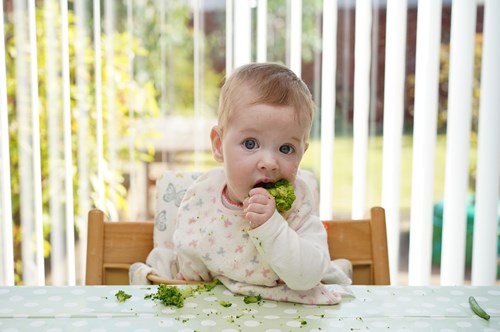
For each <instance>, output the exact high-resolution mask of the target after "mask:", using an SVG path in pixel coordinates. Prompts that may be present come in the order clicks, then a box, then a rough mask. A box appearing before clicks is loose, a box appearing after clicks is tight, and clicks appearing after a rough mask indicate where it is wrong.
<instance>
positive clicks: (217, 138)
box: [210, 126, 224, 163]
mask: <svg viewBox="0 0 500 332" xmlns="http://www.w3.org/2000/svg"><path fill="white" fill-rule="evenodd" d="M210 140H211V141H212V155H213V156H214V159H215V160H216V161H218V162H220V163H222V162H224V155H223V153H222V130H221V129H220V128H219V126H214V127H213V128H212V130H211V131H210Z"/></svg>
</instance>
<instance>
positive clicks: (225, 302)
mask: <svg viewBox="0 0 500 332" xmlns="http://www.w3.org/2000/svg"><path fill="white" fill-rule="evenodd" d="M219 304H220V305H221V306H223V307H224V308H229V307H230V306H232V305H233V304H232V303H231V302H229V301H224V300H220V301H219Z"/></svg>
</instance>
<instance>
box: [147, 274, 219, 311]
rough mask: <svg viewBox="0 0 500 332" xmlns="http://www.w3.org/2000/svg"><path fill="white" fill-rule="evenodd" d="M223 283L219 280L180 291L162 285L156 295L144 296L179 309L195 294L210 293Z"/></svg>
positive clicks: (176, 288)
mask: <svg viewBox="0 0 500 332" xmlns="http://www.w3.org/2000/svg"><path fill="white" fill-rule="evenodd" d="M221 284H222V283H221V282H220V281H219V280H218V279H214V280H212V281H211V282H209V283H205V284H202V285H198V286H196V287H195V288H193V287H186V288H182V289H179V287H177V286H168V285H165V284H160V285H159V286H158V289H157V291H156V293H153V294H147V295H145V296H144V298H145V299H151V300H153V301H155V300H159V301H160V302H161V303H162V304H164V305H166V306H167V305H175V306H176V307H178V308H182V307H183V306H184V300H185V299H186V298H188V297H190V296H193V295H194V294H195V293H203V292H209V291H211V290H212V289H214V288H215V286H217V285H221Z"/></svg>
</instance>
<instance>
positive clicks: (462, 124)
mask: <svg viewBox="0 0 500 332" xmlns="http://www.w3.org/2000/svg"><path fill="white" fill-rule="evenodd" d="M104 2H105V6H104V13H103V14H104V16H103V21H104V24H103V26H104V35H105V36H106V37H105V38H106V39H105V43H107V44H105V45H101V43H102V39H101V38H102V31H101V30H102V29H101V13H100V8H101V7H100V3H101V1H99V0H94V1H93V6H92V8H93V11H91V12H90V11H88V7H87V6H86V5H87V4H88V2H86V1H83V0H77V1H75V7H74V13H75V19H76V24H75V26H76V30H75V35H76V38H75V40H70V39H69V38H70V35H69V32H68V24H69V23H68V8H67V2H66V1H63V0H62V1H59V3H58V5H57V3H56V1H54V0H46V1H43V2H41V6H43V8H44V9H45V11H44V13H45V20H43V21H37V20H36V19H35V1H34V0H28V1H26V2H22V1H13V2H12V3H13V4H14V8H13V9H14V11H13V15H12V16H9V17H11V18H12V19H13V22H10V23H13V24H14V36H15V38H16V44H15V52H14V53H15V54H16V57H15V63H16V71H15V79H16V83H17V85H16V100H15V102H16V103H13V102H9V103H8V99H7V96H8V94H7V87H8V86H9V84H8V82H9V79H12V77H9V76H8V73H10V75H12V73H13V71H7V68H6V63H7V62H6V48H5V39H4V38H3V39H2V40H1V41H0V181H1V182H0V234H1V237H0V284H2V285H4V284H5V285H12V284H14V279H15V278H14V241H13V236H11V235H12V234H13V227H12V226H13V224H12V222H13V215H12V213H13V212H12V211H13V205H12V204H13V203H12V202H13V201H12V190H11V189H12V186H13V185H14V183H12V181H11V180H12V179H11V174H12V171H13V170H12V169H11V166H10V165H11V160H13V159H16V160H17V159H18V160H19V166H20V167H19V171H20V173H21V174H22V176H21V178H20V183H19V186H20V187H21V190H20V199H19V202H20V213H21V216H20V220H21V230H22V253H23V256H22V266H23V271H24V273H23V280H22V282H23V283H24V284H28V285H29V284H45V283H47V281H46V280H45V263H44V260H43V251H44V244H43V239H44V237H43V228H42V225H43V222H44V220H43V218H44V211H42V202H43V200H44V199H45V200H50V211H45V215H46V216H47V219H48V221H46V222H48V223H50V227H51V237H50V239H49V241H50V244H51V247H52V252H51V282H50V283H52V284H70V285H71V284H75V283H77V282H82V280H83V278H82V276H83V271H84V268H85V265H84V258H85V248H86V243H85V239H86V221H85V219H86V212H87V211H88V209H89V207H90V206H92V205H95V206H97V207H99V208H102V209H105V210H106V211H108V212H109V213H110V214H111V215H113V216H114V217H117V216H118V215H117V214H116V213H113V211H115V210H117V201H116V198H114V197H113V195H112V194H109V197H111V198H110V202H111V203H106V202H105V196H106V192H109V191H110V190H111V191H112V189H113V188H114V187H115V186H116V185H119V183H118V182H116V179H115V178H113V177H111V179H107V178H108V177H109V172H110V171H112V170H114V169H117V168H119V167H121V166H123V165H119V164H120V162H119V161H118V159H117V158H118V157H117V153H118V146H117V140H118V139H120V138H119V137H118V134H117V130H118V129H117V128H116V127H115V126H114V123H113V122H112V121H110V119H111V118H112V117H117V116H119V115H118V114H116V113H111V110H114V109H115V108H117V107H118V106H117V103H118V97H117V94H118V90H119V89H120V87H119V86H117V85H116V84H115V83H114V82H113V81H112V80H109V79H108V80H107V81H106V80H105V79H104V77H108V78H109V77H114V75H115V73H114V68H113V66H111V65H110V63H112V61H113V59H114V58H115V57H117V55H116V54H115V53H114V49H113V47H111V45H112V42H113V40H114V38H113V37H112V34H113V32H116V27H115V25H116V18H115V16H114V12H115V7H114V2H113V1H112V0H107V1H104ZM159 3H160V4H158V2H154V1H153V2H151V3H150V4H149V5H151V6H155V5H157V6H159V8H158V12H159V13H162V15H165V14H166V13H168V10H169V7H168V5H166V4H165V3H163V2H162V1H160V2H159ZM286 3H287V5H288V9H289V11H288V14H287V22H288V24H287V33H286V34H284V35H283V36H282V38H289V40H288V42H287V45H288V50H287V52H286V54H287V55H285V58H283V59H281V58H279V59H276V58H272V57H270V56H269V54H268V52H267V50H266V47H267V45H269V43H272V41H271V40H270V38H269V36H268V35H267V33H266V31H267V29H266V27H267V26H268V23H269V17H268V15H267V14H268V13H269V12H268V11H269V10H270V6H269V3H268V2H267V1H266V0H259V1H248V2H247V1H239V0H227V1H225V3H224V2H223V1H221V4H220V5H221V6H220V8H221V9H220V10H222V11H225V14H226V23H225V24H226V29H227V31H226V37H225V38H226V40H225V41H226V53H225V54H226V73H230V72H231V71H232V70H233V69H234V68H235V67H237V66H238V65H241V64H243V63H247V62H250V61H265V60H269V61H281V62H284V63H286V64H287V65H289V66H290V67H291V68H292V69H293V70H294V71H295V72H296V73H297V74H299V75H300V74H301V73H302V69H303V68H302V65H301V63H302V61H301V59H302V47H301V45H302V38H301V29H302V27H303V24H302V23H303V19H304V15H303V8H305V6H308V5H310V4H309V3H308V2H307V1H305V0H301V1H299V0H287V1H286ZM1 4H2V6H1V7H0V14H2V15H1V16H2V17H4V15H3V12H2V10H3V7H4V6H3V2H1ZM191 4H192V14H193V15H192V18H193V20H194V24H193V27H194V38H193V45H194V54H195V55H194V59H193V66H194V68H195V70H194V77H193V80H194V82H195V83H194V90H195V100H194V103H193V104H194V111H193V114H194V115H195V116H197V117H198V118H199V119H201V118H203V117H205V116H206V115H207V114H206V110H205V102H204V95H203V84H204V76H203V73H204V70H203V67H204V63H203V54H204V47H205V45H204V42H203V37H202V35H203V32H204V23H203V22H204V21H203V20H204V16H203V12H204V10H205V2H204V1H202V0H197V1H192V2H191ZM410 5H411V6H416V4H415V2H413V1H410V2H407V0H388V1H387V2H383V1H374V2H372V1H370V0H359V1H356V2H352V1H346V0H343V1H340V0H339V1H335V0H332V1H326V0H324V1H323V4H322V8H321V12H322V13H321V16H322V28H321V29H322V30H321V33H322V35H323V40H322V44H321V51H319V52H318V54H321V56H322V57H321V63H322V67H321V97H320V98H319V99H318V100H316V102H317V104H318V106H319V111H320V114H321V124H320V125H321V148H320V150H319V151H320V153H318V155H316V156H313V158H314V159H315V160H317V161H318V162H317V163H316V164H317V165H319V166H318V169H315V171H316V172H318V173H319V175H321V182H320V188H321V206H320V211H321V218H323V219H327V218H331V217H333V216H334V211H333V208H332V204H331V202H332V201H333V200H334V199H335V195H346V194H345V193H339V192H336V190H335V188H336V187H335V183H334V182H333V179H334V177H333V173H334V168H335V164H334V153H335V146H334V143H335V140H336V135H335V129H334V128H335V127H334V121H335V113H336V112H335V104H336V99H338V97H339V96H337V95H336V91H335V90H336V89H335V86H336V83H337V82H336V77H338V74H337V73H338V72H341V71H340V68H337V47H338V46H337V45H338V41H337V30H338V29H337V27H338V16H337V13H338V10H339V8H340V7H341V6H342V7H343V8H345V6H351V7H352V9H355V12H356V22H355V49H354V52H355V53H354V59H355V63H354V68H355V71H354V120H353V125H354V136H353V159H352V174H353V182H352V211H351V214H352V216H353V217H355V218H358V217H363V216H364V215H365V214H366V213H367V211H368V208H369V207H368V206H367V201H366V199H365V198H366V197H367V189H368V185H369V184H368V181H367V176H366V175H367V172H368V171H369V170H368V169H367V165H368V163H367V150H368V135H369V134H368V130H369V122H368V121H369V112H370V107H369V106H370V105H369V103H370V96H371V95H372V94H373V89H374V87H373V86H372V85H371V82H373V78H371V77H370V75H373V73H372V72H371V66H372V63H373V61H371V55H372V52H373V50H375V51H376V49H375V48H374V47H372V43H373V40H372V30H371V29H372V13H373V10H374V9H377V10H378V9H379V8H380V6H382V8H386V22H387V24H386V49H385V63H386V64H387V65H386V66H385V83H384V119H383V125H384V136H383V167H382V174H379V175H378V176H379V177H380V176H381V177H382V193H381V197H382V198H381V202H380V203H379V204H380V205H382V206H383V207H384V208H385V209H386V217H387V232H388V242H389V259H390V266H391V280H393V282H394V283H398V271H399V267H398V262H399V256H400V254H399V251H400V249H399V239H400V232H401V231H400V224H401V213H400V205H401V202H400V195H401V184H402V182H401V174H402V170H401V158H402V155H401V149H402V137H403V113H404V93H405V92H404V84H405V61H406V60H405V54H406V51H405V50H406V43H407V40H406V29H407V13H408V8H409V6H410ZM480 5H481V6H482V9H483V11H484V21H483V22H482V24H483V44H482V47H483V56H482V64H481V71H482V73H481V98H480V115H479V130H478V156H477V184H476V190H475V193H476V212H475V229H474V246H473V264H472V283H473V284H477V285H481V284H488V285H490V284H494V283H496V282H497V280H496V273H497V260H498V257H497V241H498V233H497V231H498V221H497V220H498V219H497V204H498V203H497V202H498V196H499V187H500V150H499V149H498V142H500V134H499V133H500V112H499V110H500V93H498V91H500V39H499V38H498V36H500V2H499V1H496V0H485V1H484V3H482V2H481V3H480ZM134 6H136V5H134V2H133V1H127V2H126V13H127V14H126V15H127V16H126V22H125V29H126V30H127V31H128V33H129V35H130V36H134V35H135V34H136V33H137V31H138V30H139V29H138V26H140V23H141V20H140V18H139V17H138V16H136V15H139V14H137V13H135V10H136V9H137V8H136V7H134ZM252 6H256V8H253V7H252ZM442 6H443V3H442V2H441V1H436V0H421V1H419V2H418V21H417V44H416V55H415V59H416V72H415V105H414V106H415V107H414V120H415V123H414V132H413V142H414V145H413V161H412V165H413V166H412V169H413V172H412V181H411V185H412V189H411V215H410V246H409V258H408V259H409V271H408V273H409V281H408V282H409V284H412V285H418V284H429V283H430V276H431V255H432V252H431V241H432V207H433V203H434V202H433V190H434V186H435V183H434V176H435V175H434V174H435V170H434V166H435V151H436V150H435V147H436V126H437V111H438V75H439V54H440V43H441V25H442V23H441V14H442ZM452 6H453V7H452V11H451V12H452V23H451V48H450V73H449V82H450V83H449V94H448V106H449V109H448V126H447V150H446V173H445V179H444V183H445V189H444V202H445V210H444V223H443V252H442V265H441V283H442V284H445V285H448V284H462V283H464V257H463V253H464V252H465V229H466V223H465V220H466V219H465V218H466V211H465V208H466V206H465V202H466V198H467V188H468V172H469V167H468V166H469V147H470V141H469V139H470V138H469V137H470V136H469V132H470V126H471V103H472V102H471V98H472V74H473V70H474V63H473V58H474V37H475V29H476V24H477V23H478V22H476V8H477V4H476V2H474V1H469V0H455V1H453V2H452ZM53 8H57V11H54V10H53ZM142 9H143V8H142ZM9 14H11V13H9ZM252 15H255V17H254V18H252ZM89 16H93V17H94V18H97V19H94V21H93V22H94V26H93V27H92V30H93V31H92V33H91V32H90V31H89V28H88V27H87V26H86V23H87V22H86V20H87V19H88V17H89ZM7 22H8V20H7ZM160 22H162V24H165V22H164V21H163V18H162V20H161V21H160ZM252 22H256V23H255V24H256V26H255V27H253V26H252V24H253V23H252ZM374 22H375V21H374ZM37 24H38V25H39V26H37ZM41 24H43V29H44V30H45V39H46V40H44V41H42V40H38V39H37V38H36V36H37V34H36V33H37V29H39V28H41V26H40V25H41ZM4 28H5V26H4V21H1V22H0V34H1V35H2V36H5V33H6V32H5V29H4ZM254 32H255V34H256V36H255V38H252V34H253V33H254ZM170 33H172V31H171V30H167V29H164V28H163V26H162V27H161V28H160V29H159V35H158V40H160V41H161V40H162V38H165V37H166V36H167V35H168V34H170ZM91 36H93V43H92V44H90V45H89V44H85V43H84V40H85V39H86V38H90V37H91ZM140 37H141V36H139V38H140ZM39 43H45V45H47V48H46V53H45V67H44V68H40V67H39V61H38V59H39V57H40V54H39V53H37V49H38V48H37V45H38V44H39ZM73 43H74V58H72V56H73V55H70V52H68V51H69V45H70V44H73ZM25 45H29V48H28V49H26V47H25ZM89 47H90V48H92V50H93V56H94V59H93V61H92V63H93V69H89V68H88V67H86V65H85V64H86V62H85V56H86V55H85V52H86V50H87V48H89ZM161 47H162V59H163V60H162V62H161V64H159V65H158V66H159V71H161V72H162V73H164V72H165V71H166V69H165V68H164V67H163V66H164V62H163V61H164V60H165V58H166V55H165V54H166V52H167V50H166V49H165V48H164V46H161ZM101 50H103V51H104V55H101ZM133 50H134V48H133V45H132V43H130V44H128V45H127V56H128V60H129V64H128V65H129V69H128V75H129V83H128V87H127V91H128V94H127V98H128V99H127V101H126V104H127V105H128V114H127V116H128V122H129V123H130V128H129V129H130V133H129V136H128V138H127V139H128V146H129V147H128V151H129V162H128V165H127V167H126V168H127V172H128V174H130V192H129V198H130V201H129V205H130V207H131V208H130V214H129V216H128V218H129V219H136V218H143V217H144V216H145V213H144V211H145V209H146V208H147V207H145V206H144V205H145V204H143V202H144V201H145V198H144V197H143V196H144V195H142V192H141V190H140V189H141V188H140V181H139V178H140V176H139V175H140V172H141V164H140V163H139V162H138V160H136V159H137V155H136V152H135V145H136V144H137V141H136V139H137V136H136V129H137V128H136V123H137V121H138V120H141V119H138V118H136V117H137V115H136V114H137V113H136V111H138V108H140V107H141V106H140V105H139V104H140V102H139V101H138V99H140V98H138V97H136V96H135V94H134V90H135V89H136V87H137V85H135V84H137V82H136V81H134V79H135V76H134V75H135V74H136V72H135V71H134V57H135V55H136V54H134V51H133ZM58 59H59V60H60V61H58ZM103 60H104V61H105V63H106V66H105V67H103V66H102V61H103ZM70 64H74V66H75V67H76V70H75V77H74V78H73V77H70ZM103 68H104V69H103ZM92 70H93V72H94V75H89V72H90V71H92ZM45 72H46V78H45V80H46V89H45V90H46V91H45V95H43V94H42V93H41V92H40V91H39V89H38V87H39V82H38V77H39V76H40V75H44V74H43V73H45ZM89 77H93V80H94V81H93V82H90V81H89ZM70 80H75V81H76V90H75V91H70V89H69V88H70ZM162 80H166V77H165V75H163V76H162ZM89 84H92V85H93V86H94V87H95V89H94V91H90V90H89ZM166 90H167V88H166V87H162V88H161V93H162V96H161V99H162V101H164V100H165V98H166V96H165V93H166ZM104 97H105V98H104ZM40 100H46V102H47V103H46V105H43V107H47V108H48V109H49V110H50V112H47V114H48V115H49V116H48V119H47V123H39V121H40V112H39V107H40ZM71 100H75V102H74V104H72V102H71ZM91 103H93V105H90V104H91ZM14 105H15V110H14V112H15V114H16V116H17V119H18V122H19V127H18V128H16V130H17V131H18V136H17V137H18V141H19V143H18V152H17V153H18V155H13V153H14V152H13V151H12V150H11V149H10V143H11V142H9V128H10V119H9V117H8V114H9V109H10V108H13V107H14ZM138 105H139V106H138ZM162 105H163V106H162V108H163V107H165V106H164V103H163V102H162ZM104 109H106V112H107V113H105V111H104ZM105 114H106V115H105ZM72 117H73V118H75V119H77V123H78V130H77V137H76V138H75V137H72V135H73V133H72V131H71V126H72V122H71V118H72ZM92 121H93V123H94V125H95V128H94V127H91V125H90V123H91V122H92ZM197 123H198V122H197ZM200 123H201V122H200ZM200 126H201V125H200ZM200 126H199V128H200ZM193 127H194V128H196V125H194V126H193ZM41 128H46V129H44V130H47V131H48V132H49V134H48V142H47V144H48V146H49V148H48V151H49V153H48V156H41V155H40V149H41V148H40V133H41V130H42V129H41ZM12 130H14V129H12ZM205 134H206V133H203V132H201V133H200V134H199V135H197V136H196V137H195V138H194V140H195V142H197V143H196V144H195V147H194V148H193V150H195V151H196V152H197V153H196V155H197V156H198V157H200V155H201V152H202V150H203V149H200V148H199V147H200V146H201V145H202V144H201V143H200V140H203V139H204V138H205V137H207V138H208V136H207V135H205ZM203 135H205V136H203ZM74 139H76V140H77V141H78V142H79V143H78V149H77V151H74V147H73V146H72V143H71V142H72V140H74ZM89 140H95V144H94V145H92V146H94V147H95V148H92V149H91V148H89V146H88V144H87V142H88V141H89ZM106 147H107V149H108V150H107V151H105V149H106ZM197 147H198V148H197ZM332 151H333V152H332ZM45 157H47V158H49V160H50V162H49V164H50V167H49V173H48V181H47V183H46V184H45V183H42V175H41V173H40V170H41V166H40V163H41V158H45ZM198 157H197V158H195V165H194V166H195V167H201V166H200V165H202V163H203V161H202V159H201V158H198ZM75 158H76V160H75ZM90 159H92V160H96V161H97V162H96V164H97V167H95V169H94V167H93V166H92V163H91V162H90ZM60 160H63V164H60ZM348 162H350V161H348ZM75 171H76V172H77V174H78V176H77V177H76V178H77V179H78V180H77V181H78V188H79V190H78V192H73V188H74V183H73V179H74V178H73V174H74V173H75ZM332 184H333V185H332ZM42 185H48V186H50V190H51V191H50V192H49V197H43V195H42ZM61 192H63V193H64V194H63V195H62V196H61V195H59V194H60V193H61ZM63 198H64V199H63ZM75 202H77V203H78V206H79V207H80V210H79V211H75V210H74V206H75ZM91 202H94V203H93V204H92V203H91ZM75 224H76V225H77V226H78V229H79V230H80V237H79V238H80V239H81V241H79V242H80V243H79V244H80V251H81V254H80V255H78V256H77V255H76V253H75V252H76V248H75V242H76V241H75V238H76V236H75V234H74V233H73V231H74V225H75ZM77 263H79V264H77ZM77 271H79V272H80V274H77Z"/></svg>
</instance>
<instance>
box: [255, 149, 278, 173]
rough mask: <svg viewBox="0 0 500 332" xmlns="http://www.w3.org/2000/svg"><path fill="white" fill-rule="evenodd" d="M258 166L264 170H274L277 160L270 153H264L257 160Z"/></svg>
mask: <svg viewBox="0 0 500 332" xmlns="http://www.w3.org/2000/svg"><path fill="white" fill-rule="evenodd" d="M258 168H259V169H261V170H266V171H275V170H277V169H278V161H277V160H276V158H275V157H274V156H273V154H272V153H264V154H263V155H262V157H261V159H260V161H259V164H258Z"/></svg>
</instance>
